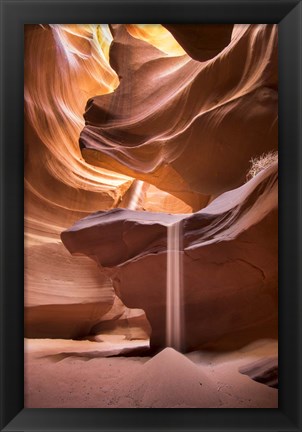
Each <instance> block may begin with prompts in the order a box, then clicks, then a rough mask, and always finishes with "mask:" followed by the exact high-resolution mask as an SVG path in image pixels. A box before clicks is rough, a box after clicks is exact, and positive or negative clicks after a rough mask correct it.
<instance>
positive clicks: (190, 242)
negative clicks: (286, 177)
mask: <svg viewBox="0 0 302 432" xmlns="http://www.w3.org/2000/svg"><path fill="white" fill-rule="evenodd" d="M277 207H278V189H277V164H276V163H275V164H274V165H272V166H271V167H269V168H267V169H266V170H264V171H263V172H261V173H259V174H258V175H257V176H256V177H255V178H253V179H252V180H250V181H249V182H247V183H246V184H245V185H243V186H241V187H240V188H238V189H235V190H232V191H229V192H226V193H224V194H222V195H221V196H219V197H218V198H217V199H216V200H214V201H213V202H212V203H211V204H210V205H209V206H207V207H206V208H205V209H203V210H200V211H199V212H196V213H194V214H193V215H169V214H159V213H149V212H135V211H130V210H124V209H115V210H112V211H109V212H97V213H94V214H92V215H90V216H88V217H87V218H84V219H82V220H81V221H79V222H77V223H76V224H75V225H74V226H73V227H71V228H70V229H68V230H66V231H64V232H63V233H62V234H61V238H62V241H63V243H64V245H65V246H66V247H67V248H68V250H69V251H70V252H71V253H72V254H79V253H80V254H84V255H87V256H89V257H90V258H92V259H94V260H95V261H96V262H97V264H98V265H99V266H100V267H101V270H102V271H103V272H104V271H105V272H106V274H107V275H108V276H110V277H111V278H112V281H113V286H114V288H115V290H116V292H117V293H118V294H119V296H120V297H121V299H122V301H123V302H124V303H125V304H126V305H127V306H128V307H139V308H142V309H143V310H144V311H145V312H146V315H147V318H148V320H149V321H150V324H151V328H152V334H151V343H152V345H153V346H158V345H159V346H163V345H164V344H165V332H164V329H165V315H166V261H167V225H169V224H171V223H175V222H176V221H179V220H181V224H182V233H183V252H182V255H183V257H182V260H183V269H184V275H183V280H184V305H185V306H184V307H185V340H186V346H187V348H193V347H197V346H200V345H201V344H205V343H208V342H211V341H213V340H217V339H221V338H224V337H226V336H229V335H230V334H234V333H235V334H236V333H237V334H240V333H241V334H242V338H243V340H244V339H245V338H246V337H247V335H248V334H251V333H252V334H253V336H254V337H257V335H258V336H260V335H261V336H262V337H263V334H264V333H265V330H264V326H266V327H267V331H268V334H267V336H272V335H274V336H275V335H276V328H277V327H276V324H277V256H278V253H277V251H278V242H277V234H278V228H277ZM245 340H246V339H245Z"/></svg>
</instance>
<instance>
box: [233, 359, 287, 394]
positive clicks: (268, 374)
mask: <svg viewBox="0 0 302 432" xmlns="http://www.w3.org/2000/svg"><path fill="white" fill-rule="evenodd" d="M239 372H240V373H242V374H244V375H247V376H249V377H250V378H251V379H253V380H254V381H257V382H260V383H262V384H266V385H267V386H269V387H273V388H278V387H279V382H278V381H279V378H278V376H279V373H278V357H270V358H262V359H260V360H257V361H254V362H251V363H248V364H245V365H243V366H241V367H240V368H239Z"/></svg>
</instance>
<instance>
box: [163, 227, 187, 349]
mask: <svg viewBox="0 0 302 432" xmlns="http://www.w3.org/2000/svg"><path fill="white" fill-rule="evenodd" d="M167 237H168V238H167V302H166V345H167V346H168V347H172V348H174V349H176V350H177V351H180V352H181V351H182V350H183V348H184V340H183V335H184V322H183V321H184V320H183V279H182V277H183V272H182V253H181V238H182V237H181V221H179V222H176V223H174V224H172V225H168V227H167Z"/></svg>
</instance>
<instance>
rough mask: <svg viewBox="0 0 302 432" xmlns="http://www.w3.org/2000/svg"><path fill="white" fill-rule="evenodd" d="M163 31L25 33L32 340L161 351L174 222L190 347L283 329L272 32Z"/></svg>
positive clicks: (35, 29)
mask: <svg viewBox="0 0 302 432" xmlns="http://www.w3.org/2000/svg"><path fill="white" fill-rule="evenodd" d="M166 27H167V29H168V30H169V31H170V32H169V31H168V30H167V29H165V28H164V27H161V26H159V25H158V26H153V27H152V26H150V27H148V26H139V25H111V26H104V25H102V26H84V25H83V26H81V25H74V26H71V25H66V26H61V25H60V26H59V25H58V26H44V27H42V26H26V31H25V236H26V237H25V239H26V240H25V270H26V273H25V335H27V336H29V337H63V338H81V337H87V336H89V335H90V336H91V335H97V334H101V333H102V332H107V333H108V332H109V333H110V332H113V333H114V332H121V333H122V334H125V337H127V338H147V337H148V336H149V335H150V334H151V343H152V345H153V346H162V345H164V343H165V330H164V329H165V313H166V311H165V302H166V297H165V296H166V287H165V282H166V261H167V258H166V255H167V225H168V224H170V223H173V222H175V221H178V220H181V224H182V228H183V233H184V238H183V248H182V259H183V271H184V274H183V280H184V303H185V306H184V307H185V317H186V319H185V336H186V337H185V339H186V347H187V349H189V348H192V347H197V346H200V345H201V344H203V345H204V344H210V343H211V342H213V341H216V340H219V339H221V338H225V337H228V336H232V337H233V339H234V340H235V339H236V338H238V339H240V341H242V340H247V339H248V338H255V337H259V335H260V337H261V336H272V335H273V336H276V331H277V330H276V329H277V256H278V253H277V252H278V239H277V233H278V229H277V207H278V196H277V176H278V168H277V164H276V163H275V164H272V165H271V166H269V167H268V168H266V169H265V170H264V171H262V172H261V173H259V174H257V175H256V177H254V178H252V179H251V180H249V181H248V182H246V176H247V172H248V170H249V168H250V165H251V164H250V161H251V158H257V157H259V156H260V155H261V154H263V153H266V152H268V151H275V150H277V145H278V142H277V141H278V140H277V132H278V124H277V118H278V93H277V86H278V74H277V26H274V25H235V26H234V27H233V26H221V27H220V28H219V26H218V28H217V26H213V27H211V26H202V25H200V26H197V28H196V26H193V27H192V28H190V26H189V27H188V31H187V32H186V31H184V29H183V28H181V27H178V26H166ZM172 34H173V35H174V36H175V38H176V39H177V41H178V43H177V42H176V40H175V39H174V38H173V36H172ZM194 41H195V42H194ZM87 101H88V102H87ZM85 107H86V108H85ZM83 114H84V117H83ZM137 180H141V181H143V182H144V183H142V187H141V191H140V194H139V196H138V197H137V199H136V200H135V203H134V206H133V196H134V195H135V190H137V188H136V183H135V182H136V181H137ZM130 202H132V207H129V203H130ZM129 208H133V210H129ZM192 212H193V213H192ZM91 213H92V214H91ZM71 226H72V227H71ZM70 227H71V228H70ZM61 232H63V233H62V235H61V238H62V240H63V243H64V245H65V246H66V247H67V249H68V250H69V251H70V252H71V253H72V254H75V255H81V256H73V257H72V256H71V255H70V254H69V252H68V251H67V250H66V249H65V247H64V245H63V244H62V242H61V238H60V234H61ZM88 257H89V258H92V259H93V260H94V261H96V263H97V265H95V263H94V262H93V261H91V259H89V258H88Z"/></svg>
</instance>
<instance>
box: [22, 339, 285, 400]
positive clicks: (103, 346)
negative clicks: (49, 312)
mask: <svg viewBox="0 0 302 432" xmlns="http://www.w3.org/2000/svg"><path fill="white" fill-rule="evenodd" d="M102 339H103V342H91V341H74V340H67V341H66V340H58V339H57V340H56V339H25V407H26V408H206V407H210V408H277V407H278V390H276V389H273V388H270V387H268V386H267V385H264V384H260V383H257V382H255V381H253V380H252V379H251V378H249V377H248V376H246V375H243V374H240V373H239V372H238V368H239V367H241V366H243V365H245V364H247V363H250V362H253V361H255V360H258V359H263V358H266V357H271V356H275V355H277V352H278V346H277V342H276V341H274V340H261V341H257V342H255V343H253V344H250V345H248V346H246V347H244V348H243V349H241V350H239V351H233V352H225V353H213V352H206V351H195V352H192V353H189V354H186V355H185V356H184V355H182V354H180V353H178V352H176V351H174V350H173V349H171V348H166V349H165V350H163V351H161V352H160V353H159V354H157V355H156V356H154V357H152V358H151V357H147V356H146V357H143V356H141V357H140V356H137V357H135V356H133V357H126V356H118V357H104V356H108V355H114V354H115V353H117V352H118V351H119V350H120V349H121V346H123V347H124V348H125V350H126V351H125V352H127V350H129V349H130V348H137V349H141V348H142V347H143V346H146V343H145V342H142V341H125V340H123V339H122V338H121V337H118V336H116V337H115V339H112V336H110V342H109V338H108V339H106V337H104V338H103V337H102Z"/></svg>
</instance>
